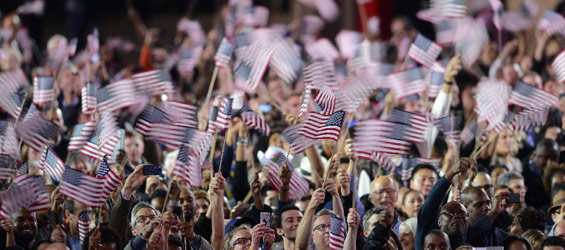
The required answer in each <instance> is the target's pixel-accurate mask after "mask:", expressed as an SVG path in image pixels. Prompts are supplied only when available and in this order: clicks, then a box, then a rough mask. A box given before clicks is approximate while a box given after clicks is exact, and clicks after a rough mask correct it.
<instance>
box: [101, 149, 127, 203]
mask: <svg viewBox="0 0 565 250" xmlns="http://www.w3.org/2000/svg"><path fill="white" fill-rule="evenodd" d="M96 177H97V178H99V179H102V180H103V181H104V186H102V190H103V192H104V196H105V197H106V198H108V197H109V196H110V194H111V193H112V192H114V191H116V189H117V188H118V186H119V185H120V184H121V183H122V179H123V177H122V176H121V175H119V174H116V173H114V171H112V169H111V168H110V166H109V165H108V159H107V156H104V158H103V159H102V161H101V162H100V166H98V171H97V172H96Z"/></svg>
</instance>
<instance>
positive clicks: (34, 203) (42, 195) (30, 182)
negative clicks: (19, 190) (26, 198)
mask: <svg viewBox="0 0 565 250" xmlns="http://www.w3.org/2000/svg"><path fill="white" fill-rule="evenodd" d="M13 183H14V184H15V185H16V186H20V187H24V186H25V187H29V188H31V191H32V193H33V198H32V200H30V203H29V204H27V206H26V209H27V210H28V211H30V212H39V211H44V210H48V209H50V208H51V203H50V200H49V193H48V192H47V189H46V188H45V183H44V182H43V179H42V177H41V176H38V175H37V176H30V175H27V174H21V175H18V176H17V177H16V178H14V180H13Z"/></svg>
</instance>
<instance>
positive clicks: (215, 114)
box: [208, 106, 218, 122]
mask: <svg viewBox="0 0 565 250" xmlns="http://www.w3.org/2000/svg"><path fill="white" fill-rule="evenodd" d="M217 118H218V107H217V106H213V107H212V109H211V110H210V114H209V115H208V120H209V121H211V122H214V121H216V119H217Z"/></svg>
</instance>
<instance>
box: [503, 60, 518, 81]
mask: <svg viewBox="0 0 565 250" xmlns="http://www.w3.org/2000/svg"><path fill="white" fill-rule="evenodd" d="M502 79H503V80H504V81H505V82H507V83H509V84H510V85H512V86H514V84H516V81H518V73H516V70H514V67H513V66H512V65H511V64H507V65H506V66H504V68H503V69H502Z"/></svg>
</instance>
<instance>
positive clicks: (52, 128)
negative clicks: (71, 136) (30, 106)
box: [38, 121, 59, 139]
mask: <svg viewBox="0 0 565 250" xmlns="http://www.w3.org/2000/svg"><path fill="white" fill-rule="evenodd" d="M58 133H59V126H57V124H55V123H53V122H51V121H49V122H48V123H47V126H46V127H45V129H41V130H39V131H38V134H39V135H41V136H42V137H43V138H46V139H51V138H53V137H54V136H55V135H57V134H58Z"/></svg>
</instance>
